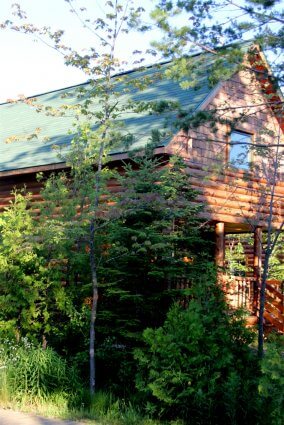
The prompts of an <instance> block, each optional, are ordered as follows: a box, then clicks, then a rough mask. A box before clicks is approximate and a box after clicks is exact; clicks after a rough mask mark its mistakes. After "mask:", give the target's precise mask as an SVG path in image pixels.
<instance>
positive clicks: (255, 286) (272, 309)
mask: <svg viewBox="0 0 284 425" xmlns="http://www.w3.org/2000/svg"><path fill="white" fill-rule="evenodd" d="M248 233H250V234H251V233H252V236H253V241H252V246H251V249H250V250H249V251H250V252H249V253H248V252H246V253H244V256H247V257H248V256H249V257H250V258H246V260H247V261H246V262H247V263H249V264H250V266H251V267H249V268H247V269H246V268H245V267H243V269H241V270H242V271H241V272H240V273H238V274H239V275H235V273H234V270H230V267H228V259H226V252H227V253H228V249H227V250H226V236H227V237H228V235H237V234H248ZM262 233H263V231H262V228H261V227H257V226H256V227H255V228H254V229H253V232H252V230H251V227H249V226H248V225H246V224H233V223H224V222H216V223H215V261H216V265H217V266H218V269H219V277H220V281H221V284H222V286H223V289H224V292H225V294H226V299H227V301H228V302H229V304H230V305H231V306H232V307H233V308H244V309H246V310H247V311H248V313H249V314H248V324H256V323H257V320H258V311H259V291H260V284H261V273H262V261H263V234H262ZM227 245H228V244H227ZM283 301H284V294H283V282H281V281H280V280H277V279H269V280H268V281H267V285H266V302H265V313H264V318H265V326H266V328H267V329H268V330H269V329H275V330H277V331H278V332H281V333H283V332H284V308H283V306H284V303H283Z"/></svg>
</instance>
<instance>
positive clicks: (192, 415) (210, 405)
mask: <svg viewBox="0 0 284 425" xmlns="http://www.w3.org/2000/svg"><path fill="white" fill-rule="evenodd" d="M212 282H213V277H211V278H210V277H209V278H208V281H207V282H201V281H200V282H197V283H195V284H194V285H193V286H192V289H191V291H190V297H191V300H190V302H189V305H188V308H186V309H183V308H181V306H180V305H174V306H173V307H172V309H171V310H170V311H169V313H168V315H167V319H166V321H165V323H164V325H163V326H162V327H160V328H158V329H156V330H153V329H147V330H146V331H145V332H144V340H145V343H146V346H147V347H146V349H145V350H144V351H143V350H137V351H136V354H135V355H136V359H137V360H138V362H139V372H138V374H137V387H138V389H139V390H140V391H142V392H143V393H144V395H145V396H146V399H147V408H148V409H150V410H151V411H152V412H153V411H154V412H156V413H158V414H159V415H162V416H166V417H170V418H173V417H174V418H182V419H185V420H186V421H187V423H194V424H195V423H198V424H220V423H221V422H222V423H230V424H235V423H241V422H243V423H246V424H249V423H255V421H254V419H253V418H254V417H255V415H254V413H255V412H254V404H255V402H256V401H257V383H256V378H257V370H258V365H257V359H256V357H255V355H254V353H253V352H252V350H251V349H250V348H249V343H250V342H251V341H252V339H253V335H252V333H251V331H249V330H247V329H246V328H245V327H244V324H243V321H242V320H241V319H240V318H239V317H238V315H237V314H229V311H228V308H227V307H226V304H225V302H224V299H223V293H222V291H221V289H220V288H219V287H218V286H217V285H216V284H215V283H212Z"/></svg>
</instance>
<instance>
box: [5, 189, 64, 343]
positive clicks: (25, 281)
mask: <svg viewBox="0 0 284 425" xmlns="http://www.w3.org/2000/svg"><path fill="white" fill-rule="evenodd" d="M36 229H37V222H36V220H35V217H34V214H32V212H31V210H30V209H29V196H24V195H23V194H21V193H19V192H15V193H14V199H13V201H11V203H10V206H9V207H8V208H6V210H5V211H4V212H3V213H2V214H1V217H0V230H1V236H0V321H1V322H0V323H1V335H2V336H3V335H5V334H6V335H9V334H10V335H11V334H12V335H14V336H19V335H21V334H24V335H29V336H30V337H34V338H37V339H41V338H42V339H44V338H45V337H46V336H47V335H48V334H49V333H50V331H51V328H52V326H54V327H55V329H58V326H59V324H58V323H57V324H56V323H55V322H53V323H52V316H53V315H54V314H55V311H57V312H61V314H63V315H64V308H60V306H59V304H58V296H59V293H60V292H62V287H61V277H62V274H61V273H60V271H58V270H57V269H56V267H55V268H51V267H49V264H48V261H47V258H46V257H45V256H43V255H42V253H41V252H40V250H39V243H38V239H37V233H36V232H37V230H36ZM61 307H62V306H61ZM51 323H52V326H51ZM55 329H54V330H53V331H55Z"/></svg>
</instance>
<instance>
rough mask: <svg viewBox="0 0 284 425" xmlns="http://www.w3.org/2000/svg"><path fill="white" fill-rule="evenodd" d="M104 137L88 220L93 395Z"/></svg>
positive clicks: (94, 385) (91, 390)
mask: <svg viewBox="0 0 284 425" xmlns="http://www.w3.org/2000/svg"><path fill="white" fill-rule="evenodd" d="M104 138H105V134H104V135H103V136H102V143H101V146H100V152H99V159H98V170H97V174H96V183H95V199H94V215H93V217H92V219H91V221H90V269H91V276H92V308H91V318H90V345H89V362H90V394H91V396H93V395H94V394H95V389H96V362H95V344H96V331H95V325H96V318H97V306H98V296H99V290H98V274H97V264H96V256H95V234H96V212H97V209H98V206H99V200H100V188H101V172H102V165H103V154H104V148H105V145H104Z"/></svg>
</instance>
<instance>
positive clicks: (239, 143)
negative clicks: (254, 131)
mask: <svg viewBox="0 0 284 425" xmlns="http://www.w3.org/2000/svg"><path fill="white" fill-rule="evenodd" d="M251 143H252V135H251V134H248V133H243V132H242V131H232V133H231V140H230V147H229V149H230V151H229V162H230V164H231V165H233V166H234V167H236V168H241V169H243V170H249V167H250V162H251V149H250V148H251Z"/></svg>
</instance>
